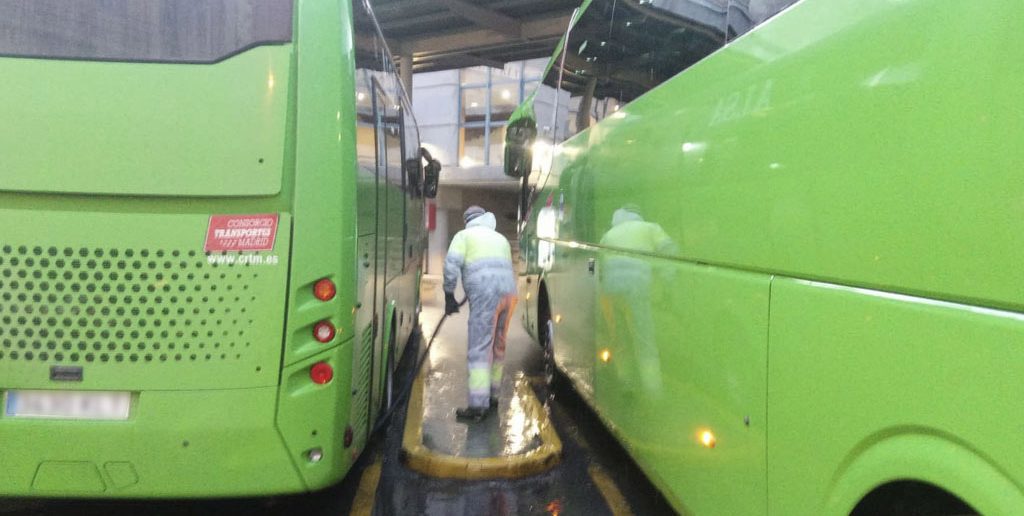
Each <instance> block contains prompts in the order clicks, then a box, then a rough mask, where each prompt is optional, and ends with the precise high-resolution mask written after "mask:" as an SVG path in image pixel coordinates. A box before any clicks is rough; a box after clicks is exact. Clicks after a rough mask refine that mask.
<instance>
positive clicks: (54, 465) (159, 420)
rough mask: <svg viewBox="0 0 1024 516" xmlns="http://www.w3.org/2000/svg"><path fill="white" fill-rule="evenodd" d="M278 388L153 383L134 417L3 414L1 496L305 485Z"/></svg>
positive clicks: (224, 491)
mask: <svg viewBox="0 0 1024 516" xmlns="http://www.w3.org/2000/svg"><path fill="white" fill-rule="evenodd" d="M276 399H277V387H276V386H273V387H261V388H256V389H229V390H204V391H173V392H171V391H147V392H143V393H141V394H140V395H138V396H137V398H136V399H135V400H134V403H133V407H132V413H133V415H132V418H131V419H129V420H128V421H123V422H122V421H59V420H38V419H35V420H15V419H12V418H4V417H0V441H3V443H4V451H3V467H2V468H0V495H8V496H14V495H18V496H26V495H33V496H53V497H69V496H75V497H77V496H82V497H93V496H102V497H132V498H138V497H147V498H149V497H187V496H232V495H241V494H256V493H259V494H270V493H277V492H285V491H299V490H302V489H303V488H304V486H303V484H302V482H301V479H300V477H299V476H298V475H297V474H296V471H295V468H294V467H293V465H292V463H291V461H290V460H289V457H288V454H287V453H286V450H285V448H284V446H283V445H282V442H281V439H280V436H279V435H278V433H277V431H276V429H274V427H273V425H272V424H271V423H272V421H273V420H274V411H275V403H276Z"/></svg>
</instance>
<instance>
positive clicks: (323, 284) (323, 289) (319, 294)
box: [313, 278, 338, 301]
mask: <svg viewBox="0 0 1024 516" xmlns="http://www.w3.org/2000/svg"><path fill="white" fill-rule="evenodd" d="M337 293H338V289H337V287H335V286H334V282H333V281H331V280H329V279H327V278H324V279H322V280H320V281H318V282H316V284H315V285H313V295H314V296H316V298H317V299H319V300H321V301H330V300H332V299H334V295H335V294H337Z"/></svg>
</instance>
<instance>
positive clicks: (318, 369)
mask: <svg viewBox="0 0 1024 516" xmlns="http://www.w3.org/2000/svg"><path fill="white" fill-rule="evenodd" d="M309 378H310V379H311V380H313V383H315V384H317V385H323V384H325V383H328V382H330V381H331V380H332V379H333V378H334V368H332V367H331V364H328V363H327V362H317V363H316V364H313V367H311V368H309Z"/></svg>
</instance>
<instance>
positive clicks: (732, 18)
mask: <svg viewBox="0 0 1024 516" xmlns="http://www.w3.org/2000/svg"><path fill="white" fill-rule="evenodd" d="M796 2H797V0H729V14H728V19H729V28H728V36H729V41H732V40H734V39H736V38H738V37H740V36H742V35H744V34H746V33H747V32H749V31H750V30H751V29H753V28H754V27H757V26H758V25H760V24H762V23H764V22H766V21H768V19H769V18H771V17H772V16H775V15H776V14H778V13H779V12H781V11H782V10H783V9H785V8H787V7H789V6H791V5H793V4H795V3H796Z"/></svg>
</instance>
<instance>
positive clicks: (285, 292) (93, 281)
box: [0, 1, 425, 497]
mask: <svg viewBox="0 0 1024 516" xmlns="http://www.w3.org/2000/svg"><path fill="white" fill-rule="evenodd" d="M351 8H352V6H351V5H350V3H349V2H347V1H336V2H299V3H297V8H296V10H295V26H296V30H295V41H294V44H293V45H285V46H275V47H268V48H263V47H260V48H255V49H253V50H250V51H248V52H246V53H243V54H240V55H238V56H235V57H233V58H231V59H228V60H225V61H223V62H220V63H216V64H210V65H194V64H177V65H160V64H138V63H135V64H128V63H68V62H62V61H47V62H45V63H36V62H34V61H31V60H10V59H5V60H2V61H0V67H2V68H3V69H4V71H5V72H6V71H8V70H9V69H10V70H14V71H16V72H17V73H16V74H15V77H18V78H20V80H22V82H23V83H24V84H22V83H16V84H15V86H16V87H19V88H22V90H16V91H17V92H19V93H21V95H9V96H5V97H4V98H5V99H13V101H12V102H9V103H8V104H3V103H2V102H0V108H3V109H7V110H10V109H14V110H17V109H31V110H36V111H37V112H39V113H44V112H45V114H47V115H48V116H46V117H43V116H37V117H31V116H27V115H26V116H22V117H21V120H23V121H24V123H18V124H8V126H7V131H6V132H4V130H2V129H0V145H3V144H7V145H15V146H16V147H24V150H26V151H30V152H25V153H23V155H22V156H21V157H20V158H18V157H17V156H16V157H15V158H16V159H15V161H10V160H8V162H6V164H4V165H2V166H3V167H6V168H4V172H5V173H3V174H0V189H3V190H6V191H5V192H2V193H0V199H2V201H3V203H4V209H3V210H0V221H2V224H3V226H4V228H5V230H4V232H3V238H2V239H0V260H2V262H0V281H3V282H4V285H3V288H2V289H0V295H4V294H6V295H7V296H8V297H7V298H5V299H3V300H2V302H0V318H4V319H0V323H2V324H0V331H2V332H3V333H2V334H0V353H2V355H0V389H9V388H25V387H46V388H53V387H55V385H54V384H53V383H52V382H50V381H49V380H48V368H49V366H50V365H52V364H53V363H65V364H66V363H83V364H84V367H85V370H84V381H83V382H81V383H76V384H75V385H74V388H76V389H79V388H80V389H90V390H91V389H115V390H126V391H130V392H132V393H133V403H134V405H133V414H132V417H131V419H129V421H127V422H109V421H104V422H97V421H79V422H68V421H38V420H35V421H27V420H17V419H14V418H5V417H0V439H2V440H3V441H4V442H5V443H11V444H12V445H14V446H17V447H18V450H17V451H12V452H10V453H6V454H5V455H4V461H3V462H4V468H3V472H2V473H0V493H2V494H12V495H13V494H18V495H28V494H34V492H33V491H32V489H33V487H32V486H33V483H34V485H35V486H36V487H37V488H39V489H46V488H52V487H54V486H59V485H65V484H66V485H67V486H68V488H67V489H64V490H58V491H57V492H51V491H47V493H46V494H47V495H51V496H78V495H80V496H125V497H148V496H160V497H163V496H167V497H173V496H230V495H242V494H254V493H259V494H270V493H279V492H295V491H302V490H312V489H317V488H320V487H324V486H326V485H329V484H331V483H333V482H336V481H337V480H339V479H340V478H341V477H342V476H343V475H344V474H345V472H346V471H347V470H348V468H349V467H350V466H351V464H352V463H353V462H354V460H355V458H356V457H357V455H358V453H359V451H361V449H362V446H363V443H365V438H366V434H365V432H366V428H367V426H368V424H369V421H368V416H369V413H368V412H369V411H368V410H365V409H366V405H365V403H366V402H368V396H369V392H370V391H369V389H370V379H369V371H370V367H371V363H370V362H367V358H368V357H372V347H373V345H374V342H373V339H372V327H371V326H370V324H369V323H370V322H372V319H371V318H366V319H364V320H362V322H363V324H362V325H359V326H357V325H356V315H357V314H360V315H362V314H371V315H372V314H373V313H374V311H375V310H376V309H377V308H378V307H375V306H371V303H373V299H374V289H375V288H376V289H377V291H378V292H381V295H378V296H377V298H376V299H377V300H378V301H382V300H383V297H384V296H383V295H382V292H383V288H384V285H385V284H384V276H383V273H384V267H383V264H384V262H383V261H381V263H380V267H379V271H380V275H379V276H378V275H376V274H375V272H376V269H375V270H370V271H368V274H367V273H366V272H367V271H363V270H362V266H361V263H362V260H357V234H358V233H359V230H360V229H364V227H366V226H363V225H362V223H363V222H364V221H359V222H358V223H359V224H360V225H359V226H357V218H358V215H357V209H358V208H359V206H357V202H356V199H357V191H358V190H359V188H360V187H361V185H364V182H361V181H359V180H358V178H360V177H361V176H359V175H358V174H357V164H356V149H355V142H354V140H353V137H352V135H353V131H352V128H354V127H355V125H356V124H355V106H354V104H355V85H354V80H355V79H354V73H355V71H354V67H353V62H354V51H353V48H352V45H353V40H354V37H353V34H352V29H351V23H352V21H351V20H352V12H351ZM299 48H301V49H302V52H298V51H297V49H299ZM339 49H340V51H339ZM32 67H35V68H32ZM30 68H31V69H32V70H37V71H39V73H37V74H35V76H34V77H33V78H32V79H33V80H32V81H30V80H29V79H30V78H29V77H25V76H24V74H27V73H28V72H27V71H26V70H29V69H30ZM44 71H45V73H43V72H44ZM57 72H60V73H59V74H57ZM115 72H116V73H115ZM12 73H13V72H12ZM19 74H21V75H19ZM52 75H60V76H61V77H80V78H81V79H82V81H81V84H80V85H77V86H69V87H68V88H66V89H65V90H62V91H60V92H50V91H49V90H48V89H47V88H51V87H52V86H53V84H54V80H50V79H47V81H44V82H47V83H48V85H41V83H39V82H38V79H39V78H40V77H42V78H46V77H50V76H52ZM111 77H116V79H112V78H111ZM62 80H63V79H62ZM28 85H32V86H33V87H38V88H44V90H45V93H46V94H45V95H38V96H31V97H28V96H26V95H27V93H26V91H24V88H27V87H28ZM101 86H106V89H102V88H101ZM36 92H37V90H33V95H35V93H36ZM76 92H77V93H76ZM229 92H230V93H229ZM73 94H75V95H78V98H76V99H72V98H71V97H72V96H73ZM82 99H88V102H84V101H82ZM154 99H158V100H154ZM197 99H198V100H197ZM300 99H301V101H300ZM72 100H75V101H76V102H78V104H75V105H72V104H73V103H72V102H71V101H72ZM52 101H57V102H56V103H54V102H52ZM144 101H145V102H144ZM115 104H116V106H115ZM54 105H56V106H65V107H67V110H66V111H67V112H63V111H61V110H59V109H56V108H54V107H53V106H54ZM69 106H70V107H69ZM83 106H85V107H83ZM15 112H17V113H21V112H20V111H15ZM112 113H114V114H117V115H118V116H111V114H112ZM22 114H24V113H22ZM84 114H91V118H90V119H89V120H87V121H86V122H87V123H85V122H83V123H79V124H77V125H76V124H74V123H72V122H74V121H81V118H82V117H83V116H84ZM76 117H77V118H76ZM11 118H12V119H15V118H16V117H14V116H12V117H11ZM54 119H59V120H61V121H62V122H61V123H60V124H54V122H53V120H54ZM65 119H66V120H69V121H67V122H66V123H65V122H64V120H65ZM156 119H159V120H156ZM147 120H148V121H150V122H151V123H149V124H148V125H147V124H146V123H144V122H145V121H147ZM197 120H201V121H203V123H202V124H200V123H197V122H196V121H197ZM51 126H52V127H51ZM82 127H86V128H88V130H82ZM58 129H59V130H60V131H64V132H63V133H60V134H63V135H64V136H63V137H62V138H60V139H56V138H51V139H48V140H47V139H45V138H42V136H44V133H46V132H47V131H50V130H58ZM127 133H131V134H130V135H129V134H127ZM26 134H28V135H35V137H38V138H37V139H39V140H40V142H36V143H38V145H35V143H34V145H35V146H34V147H33V146H30V145H29V144H26V143H24V139H25V138H24V135H26ZM57 141H60V142H61V143H63V144H64V147H62V148H60V149H58V150H57V151H54V152H50V153H42V152H40V153H36V152H35V151H37V150H40V149H42V150H46V149H51V148H53V147H55V145H56V143H55V142H57ZM154 142H159V144H157V143H154ZM185 147H188V148H185ZM13 149H14V148H13V147H12V148H11V149H10V150H11V152H8V154H12V153H14V151H13ZM243 154H244V155H245V156H250V157H252V158H253V166H252V167H250V166H249V165H248V162H247V161H246V162H245V164H244V166H242V165H237V164H238V163H242V162H241V161H238V159H236V158H237V157H238V156H240V155H243ZM114 157H116V160H120V161H116V162H115V158H114ZM79 158H81V159H85V161H84V162H83V161H82V160H81V159H79ZM86 158H87V159H86ZM247 159H248V158H246V160H247ZM260 159H262V162H261V161H260ZM18 160H21V161H18ZM33 160H35V161H33ZM40 160H49V161H46V163H51V164H53V163H59V164H60V166H61V167H62V168H60V170H57V169H56V168H53V170H52V171H50V169H47V168H45V167H43V168H40V166H38V165H39V163H41V162H42V161H40ZM69 164H73V165H74V166H72V167H70V168H69ZM101 165H103V166H101ZM11 167H13V168H11ZM19 167H20V168H19ZM31 167H36V168H31ZM69 170H73V171H74V172H73V173H72V172H69ZM140 171H141V172H140ZM34 174H35V175H34ZM47 174H48V175H47ZM83 185H84V186H83ZM392 193H393V194H394V193H396V192H392ZM93 194H101V195H93ZM119 194H131V195H119ZM146 196H152V197H146ZM203 196H206V198H204V197H203ZM213 196H215V197H213ZM184 197H193V198H189V199H185V198H184ZM195 197H198V198H195ZM375 197H376V195H375V194H373V195H372V197H371V198H375ZM388 200H389V201H390V202H391V208H394V210H392V211H391V212H387V211H384V210H380V211H379V212H378V211H377V210H376V209H374V210H372V212H373V216H374V217H378V216H379V217H380V224H379V227H380V228H381V239H382V240H381V245H380V249H381V253H380V254H379V255H378V253H377V251H376V249H377V244H376V235H375V233H374V231H375V230H376V228H377V227H378V225H377V223H376V221H374V222H373V224H372V227H373V228H374V230H373V231H370V233H369V234H368V239H363V240H366V242H362V241H360V242H358V243H360V244H363V243H367V244H368V245H369V246H370V249H372V250H373V256H372V257H370V256H369V255H368V258H369V260H378V259H380V260H384V259H385V256H384V253H383V251H384V243H385V242H386V240H387V239H388V238H391V239H392V241H393V242H396V243H395V245H394V246H393V247H394V251H395V252H393V253H392V254H394V255H395V257H397V258H398V259H400V261H399V262H397V263H398V265H397V266H396V267H395V270H394V274H395V279H394V280H393V290H394V291H395V292H394V294H393V296H394V298H395V300H396V301H397V308H398V310H399V313H400V314H413V313H414V311H415V303H416V295H415V291H414V287H413V286H414V285H415V278H416V273H417V270H418V267H417V266H418V263H419V258H420V257H421V256H422V249H421V248H415V249H413V250H412V256H410V257H409V260H410V262H409V263H410V264H411V266H409V267H405V266H404V264H403V263H402V262H401V259H402V257H403V254H405V253H406V252H407V251H406V250H405V249H403V248H402V246H403V245H404V242H402V241H401V238H402V236H401V235H402V231H403V230H404V229H405V228H404V227H402V226H403V225H402V224H401V219H400V216H401V215H402V210H401V209H400V208H402V204H401V203H403V202H405V198H404V196H403V195H402V194H401V192H397V195H392V196H391V197H388ZM410 202H412V204H411V205H410V207H409V208H408V210H420V212H421V210H422V202H421V201H418V200H414V201H410ZM371 207H372V206H371ZM232 213H278V214H280V224H279V229H278V233H277V244H276V246H275V248H274V250H273V251H269V252H259V253H245V256H246V257H248V258H249V259H248V261H250V262H252V261H259V262H261V263H260V265H255V264H252V263H250V265H241V264H239V263H235V264H233V265H230V266H227V265H222V264H221V263H220V262H218V264H217V265H216V266H213V265H212V264H211V262H209V261H208V260H210V259H213V260H214V261H216V260H221V259H224V260H227V259H230V258H236V257H237V256H238V255H237V254H236V253H228V254H226V255H219V254H218V255H214V256H212V257H209V258H207V257H206V256H204V254H203V252H202V245H203V238H204V236H205V232H206V229H207V224H208V220H209V217H210V215H211V214H232ZM389 213H390V215H391V223H390V224H387V225H386V224H385V222H386V220H387V219H385V217H386V216H387V215H388V214H389ZM420 220H421V219H420ZM389 229H390V232H389ZM395 231H398V233H395ZM396 235H397V237H396ZM395 238H397V240H394V239H395ZM424 242H425V239H424V238H423V237H422V234H421V236H420V238H418V239H417V240H416V243H417V245H422V244H423V243H424ZM257 259H258V260H257ZM121 262H123V263H121ZM371 265H373V263H371ZM65 274H70V276H68V277H65ZM53 275H56V277H51V276H53ZM207 275H209V277H207ZM321 278H330V279H331V280H332V281H334V282H335V284H336V285H337V291H338V293H337V295H336V296H335V298H334V299H332V300H330V301H327V302H324V301H320V300H318V299H316V298H315V297H314V296H313V292H312V286H313V285H314V284H315V283H316V281H317V280H319V279H321ZM44 285H45V286H44ZM367 286H369V287H368V290H367V289H364V287H367ZM181 288H184V289H185V290H180V289H181ZM61 289H63V290H61ZM55 293H60V296H59V297H58V298H57V299H56V300H51V299H50V298H49V296H50V295H51V294H54V295H56V294H55ZM115 293H116V294H117V296H118V299H116V300H114V301H111V300H109V297H110V296H113V295H114V294H115ZM367 293H368V294H369V299H367V298H365V297H364V296H366V295H367ZM66 295H70V296H71V298H70V299H69V300H65V299H64V296H66ZM37 296H38V297H37ZM97 296H101V297H100V298H99V300H98V301H97ZM125 296H131V299H130V300H126V299H125ZM143 298H145V299H143ZM236 298H237V299H236ZM364 305H365V306H364ZM381 306H383V305H381ZM121 309H123V311H124V313H120V312H119V310H121ZM197 310H198V311H197ZM58 316H60V317H58ZM50 317H53V318H54V319H55V322H54V323H53V324H50V323H49V322H48V321H47V319H48V318H50ZM65 318H66V319H68V321H67V322H65V320H64V319H65ZM236 319H237V320H236ZM321 320H330V321H331V322H333V323H334V324H335V326H336V327H337V330H338V333H337V336H336V337H335V339H334V340H333V341H331V342H329V343H326V344H323V343H319V342H317V341H315V340H314V339H313V336H312V327H313V325H315V324H316V323H317V322H318V321H321ZM403 324H404V328H405V329H404V330H403V331H404V332H405V334H406V335H407V334H408V332H411V329H412V325H413V324H414V322H413V319H412V317H411V316H410V317H406V318H404V322H403ZM55 328H58V329H60V330H61V331H62V333H60V334H59V335H58V334H57V331H56V329H55ZM178 331H181V333H182V334H181V335H180V336H179V335H178ZM366 331H369V332H370V333H369V335H370V339H369V340H368V341H366V342H368V343H369V346H370V350H369V352H367V351H366V350H359V349H357V348H359V347H360V344H362V345H363V346H365V345H366V344H365V343H364V342H362V339H359V338H358V337H357V333H360V334H364V335H365V332H366ZM44 332H45V333H44ZM73 332H74V333H73ZM135 332H138V334H137V335H136V334H135ZM150 332H151V333H152V335H150ZM193 332H194V333H193ZM224 332H227V333H226V334H225V333H224ZM8 341H9V344H10V346H9V347H6V346H5V342H8ZM50 341H53V345H54V348H55V349H50V348H49V344H50ZM83 341H84V342H83ZM111 343H112V344H114V346H115V348H114V349H109V347H108V346H109V345H110V344H111ZM23 345H24V347H23ZM36 345H38V346H39V348H38V349H36V348H35V346H36ZM83 345H84V346H85V349H82V348H81V346H83ZM97 345H98V346H99V349H96V347H95V346H97ZM126 345H127V346H129V347H128V348H127V349H126V348H125V347H124V346H126ZM65 346H70V349H66V348H65ZM28 353H31V358H29V355H28ZM41 353H45V354H46V356H45V357H43V356H41ZM58 353H60V354H61V355H62V356H61V357H58V355H57V354H58ZM164 355H166V358H164ZM321 361H323V362H326V363H328V364H330V365H331V366H332V367H333V368H334V378H333V380H332V381H331V382H329V383H328V384H326V385H322V386H318V385H315V384H313V383H312V382H311V381H310V378H309V368H310V367H311V366H312V365H313V364H315V363H317V362H321ZM353 373H356V376H355V377H353ZM353 389H355V392H356V398H354V399H353V397H352V396H353V394H352V393H353ZM364 393H365V394H364ZM361 395H362V396H364V398H360V397H359V396H361ZM350 424H352V425H356V426H361V427H362V428H361V429H360V428H356V430H357V432H359V431H361V432H362V434H361V435H357V437H359V439H362V441H360V442H357V443H356V444H355V445H354V446H352V447H350V448H345V447H344V446H343V444H342V443H343V440H344V439H343V435H344V433H345V430H346V428H347V427H348V426H349V425H350ZM69 438H71V439H72V440H73V441H74V442H75V443H76V444H75V448H74V449H72V450H65V447H64V444H66V442H68V439H69ZM312 448H321V449H322V450H323V452H324V459H323V460H321V461H319V462H315V463H314V462H311V461H309V460H308V455H307V452H308V450H310V449H312ZM37 471H38V472H42V473H36V472H37ZM97 478H98V481H97Z"/></svg>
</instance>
